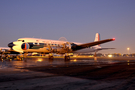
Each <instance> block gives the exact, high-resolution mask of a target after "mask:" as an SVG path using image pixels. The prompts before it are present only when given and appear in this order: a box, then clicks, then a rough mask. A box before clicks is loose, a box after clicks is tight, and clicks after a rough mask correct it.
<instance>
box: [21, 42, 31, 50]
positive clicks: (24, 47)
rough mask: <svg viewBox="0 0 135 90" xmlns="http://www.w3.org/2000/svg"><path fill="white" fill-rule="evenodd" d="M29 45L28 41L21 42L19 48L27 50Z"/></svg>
mask: <svg viewBox="0 0 135 90" xmlns="http://www.w3.org/2000/svg"><path fill="white" fill-rule="evenodd" d="M29 47H30V45H29V44H28V43H23V44H22V46H21V48H22V49H23V50H27V49H29Z"/></svg>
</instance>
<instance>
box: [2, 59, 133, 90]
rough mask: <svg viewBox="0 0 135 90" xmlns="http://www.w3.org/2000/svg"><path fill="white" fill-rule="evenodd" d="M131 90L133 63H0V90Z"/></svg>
mask: <svg viewBox="0 0 135 90" xmlns="http://www.w3.org/2000/svg"><path fill="white" fill-rule="evenodd" d="M38 89H40V90H54V89H55V90H103V89H104V90H108V89H109V90H114V89H115V90H134V89H135V59H133V58H132V59H130V58H127V59H119V58H118V59H117V58H115V59H104V58H97V59H95V60H94V59H93V58H83V59H82V58H81V59H80V58H71V60H64V59H62V58H55V59H54V60H49V59H48V58H41V57H36V58H25V59H23V60H21V61H18V60H1V61H0V90H38Z"/></svg>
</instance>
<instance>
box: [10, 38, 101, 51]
mask: <svg viewBox="0 0 135 90" xmlns="http://www.w3.org/2000/svg"><path fill="white" fill-rule="evenodd" d="M12 43H13V47H12V49H13V50H14V51H16V52H20V53H23V52H41V53H51V52H52V50H53V51H54V50H55V49H57V51H58V50H59V52H58V53H61V52H62V53H88V52H95V51H96V50H97V48H101V47H99V46H98V45H96V46H93V47H88V48H85V49H81V50H76V51H72V50H68V51H66V52H65V51H63V50H61V48H64V47H67V46H68V49H69V48H70V47H71V46H70V45H73V44H75V45H79V44H82V43H76V42H72V43H71V42H70V44H69V42H68V43H67V41H59V40H49V39H39V38H19V39H18V40H17V41H14V42H12ZM65 45H66V46H65ZM65 49H66V48H65ZM65 49H64V50H65Z"/></svg>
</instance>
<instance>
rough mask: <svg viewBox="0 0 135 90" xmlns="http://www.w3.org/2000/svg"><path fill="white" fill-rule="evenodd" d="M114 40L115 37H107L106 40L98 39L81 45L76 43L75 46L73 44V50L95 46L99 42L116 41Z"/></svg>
mask: <svg viewBox="0 0 135 90" xmlns="http://www.w3.org/2000/svg"><path fill="white" fill-rule="evenodd" d="M114 40H115V38H112V39H105V40H100V41H96V42H90V43H85V44H81V45H75V46H72V50H73V51H76V50H80V49H84V48H87V47H91V46H95V45H98V44H102V43H106V42H110V41H114Z"/></svg>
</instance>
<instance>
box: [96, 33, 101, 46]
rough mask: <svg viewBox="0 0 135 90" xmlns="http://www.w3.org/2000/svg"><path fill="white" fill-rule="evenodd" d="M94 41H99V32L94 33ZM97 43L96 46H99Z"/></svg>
mask: <svg viewBox="0 0 135 90" xmlns="http://www.w3.org/2000/svg"><path fill="white" fill-rule="evenodd" d="M96 41H100V34H99V33H96V35H95V42H96ZM99 45H100V44H99ZM99 45H97V46H99Z"/></svg>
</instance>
